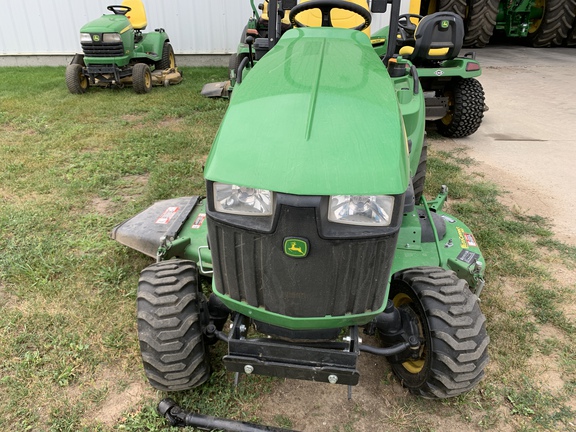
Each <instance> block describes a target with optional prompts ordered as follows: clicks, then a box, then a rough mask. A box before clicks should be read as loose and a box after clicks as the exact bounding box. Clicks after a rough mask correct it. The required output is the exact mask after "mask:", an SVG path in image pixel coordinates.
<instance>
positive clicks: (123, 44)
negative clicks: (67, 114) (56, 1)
mask: <svg viewBox="0 0 576 432" xmlns="http://www.w3.org/2000/svg"><path fill="white" fill-rule="evenodd" d="M108 10H109V11H110V12H113V13H112V14H108V15H102V16H101V17H100V18H98V19H96V20H94V21H91V22H89V23H88V24H86V25H84V26H83V27H82V28H81V29H80V43H81V45H82V51H83V54H76V55H75V56H74V58H73V59H72V62H71V63H70V64H69V65H68V67H67V68H66V86H67V87H68V90H69V91H70V93H73V94H82V93H85V92H86V90H88V87H90V86H100V87H124V86H125V85H132V87H133V89H134V91H135V92H136V93H148V92H149V91H150V90H151V89H152V86H153V85H165V86H168V85H170V84H177V83H179V82H180V81H182V74H181V72H179V71H178V69H177V68H176V60H175V57H174V50H173V49H172V46H171V45H170V39H169V38H168V35H167V34H166V32H165V31H164V29H156V30H155V31H154V32H151V33H143V32H142V31H143V30H144V29H145V28H146V26H147V19H146V12H145V9H144V5H143V3H142V1H141V0H124V1H123V2H122V4H121V5H112V6H108Z"/></svg>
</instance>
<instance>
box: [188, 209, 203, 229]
mask: <svg viewBox="0 0 576 432" xmlns="http://www.w3.org/2000/svg"><path fill="white" fill-rule="evenodd" d="M205 219H206V213H200V214H199V215H198V217H197V218H196V220H195V221H194V223H193V224H192V226H191V228H192V229H199V228H200V227H201V226H202V224H203V223H204V220H205Z"/></svg>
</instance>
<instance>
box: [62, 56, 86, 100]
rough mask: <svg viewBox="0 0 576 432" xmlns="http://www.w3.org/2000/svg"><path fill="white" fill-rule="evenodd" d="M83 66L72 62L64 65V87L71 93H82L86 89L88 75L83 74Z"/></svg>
mask: <svg viewBox="0 0 576 432" xmlns="http://www.w3.org/2000/svg"><path fill="white" fill-rule="evenodd" d="M83 69H84V68H83V67H82V65H80V64H77V63H73V64H69V65H68V66H67V67H66V87H68V90H69V91H70V93H72V94H83V93H86V90H88V86H89V82H88V77H86V75H84V74H83V72H82V71H83Z"/></svg>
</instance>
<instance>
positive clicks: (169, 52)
mask: <svg viewBox="0 0 576 432" xmlns="http://www.w3.org/2000/svg"><path fill="white" fill-rule="evenodd" d="M175 67H176V57H175V56H174V50H173V49H172V45H170V43H169V42H168V41H166V42H164V47H163V48H162V60H160V61H159V62H156V69H157V70H164V69H171V68H175Z"/></svg>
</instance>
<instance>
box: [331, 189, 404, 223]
mask: <svg viewBox="0 0 576 432" xmlns="http://www.w3.org/2000/svg"><path fill="white" fill-rule="evenodd" d="M393 209H394V197H392V196H388V195H373V196H365V195H334V196H331V197H330V207H329V210H328V220H329V221H331V222H336V223H341V224H348V225H364V226H374V225H375V226H389V225H390V222H392V210H393Z"/></svg>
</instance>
